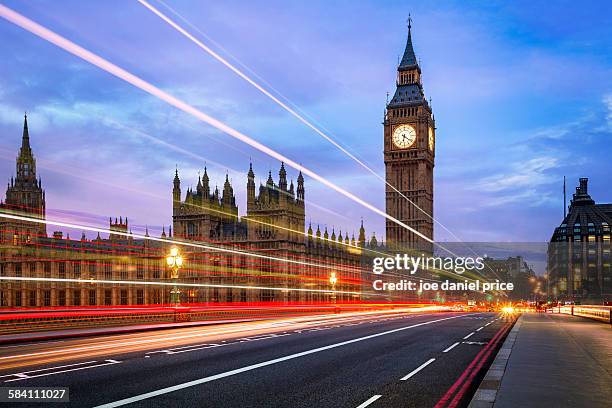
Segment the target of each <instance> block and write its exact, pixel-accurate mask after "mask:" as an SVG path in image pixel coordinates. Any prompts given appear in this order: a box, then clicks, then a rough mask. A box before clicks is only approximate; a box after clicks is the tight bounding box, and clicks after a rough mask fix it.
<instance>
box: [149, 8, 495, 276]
mask: <svg viewBox="0 0 612 408" xmlns="http://www.w3.org/2000/svg"><path fill="white" fill-rule="evenodd" d="M138 2H139V3H140V4H142V5H143V6H144V7H145V8H147V9H148V10H149V11H151V12H152V13H153V14H155V15H157V16H158V17H159V18H160V19H162V20H163V21H165V22H166V23H168V25H170V26H171V27H172V28H174V29H175V30H176V31H178V32H179V33H181V34H182V35H183V36H185V37H186V38H187V39H189V40H190V41H191V42H193V43H194V44H196V45H197V46H198V47H199V48H201V49H202V50H204V51H205V52H206V53H208V54H209V55H210V56H212V57H213V58H215V59H216V60H217V61H219V62H220V63H221V64H223V65H225V66H226V67H227V68H229V69H230V70H231V71H232V72H234V73H235V74H236V75H238V76H239V77H240V78H242V79H244V80H245V81H247V82H248V83H249V84H251V85H252V86H253V87H255V88H256V89H257V90H258V91H260V92H261V93H263V94H264V95H266V96H267V97H268V98H270V99H271V100H272V101H274V102H275V103H276V104H277V105H279V106H280V107H282V108H283V109H285V110H286V111H287V112H289V113H290V114H291V115H293V116H294V117H295V118H296V119H298V120H299V121H300V122H302V123H303V124H304V125H306V126H307V127H309V128H310V129H312V130H314V131H315V132H316V133H317V134H319V135H320V136H321V137H323V138H324V139H325V140H327V141H328V142H329V143H331V144H332V145H333V146H335V147H336V148H337V149H339V150H340V151H341V152H342V153H344V154H346V155H347V156H348V157H350V158H351V159H352V160H353V161H355V162H356V163H357V164H359V165H360V166H361V167H363V168H364V169H365V170H367V171H368V172H369V173H371V174H372V175H374V176H375V177H376V178H377V179H379V180H380V181H382V182H383V183H385V184H386V185H387V186H389V187H390V188H391V189H392V190H393V191H395V192H396V193H398V194H399V195H400V196H401V197H402V198H403V199H405V200H406V201H408V203H410V204H411V205H413V206H414V207H415V208H416V209H417V210H419V211H420V212H422V213H423V214H425V216H426V217H427V218H429V219H431V220H432V221H433V222H435V223H436V224H438V225H439V226H440V227H442V228H443V229H444V230H445V231H446V232H448V233H449V234H450V235H452V236H453V238H455V239H456V240H457V241H459V242H462V240H461V239H460V238H459V237H458V236H457V235H455V233H453V232H452V231H451V230H450V229H448V228H447V227H446V226H445V225H444V224H442V223H441V222H440V221H438V220H437V219H435V218H434V217H433V215H432V214H429V213H428V212H427V211H425V210H424V209H422V208H421V207H419V206H418V205H417V204H416V203H415V202H414V201H412V200H411V199H410V198H408V197H406V195H405V194H404V193H402V192H401V191H400V190H398V189H397V188H396V187H395V186H394V185H392V184H391V183H389V182H388V181H387V180H386V179H385V178H383V177H382V176H380V175H379V174H378V173H377V172H376V171H375V170H373V169H372V168H371V167H370V166H368V165H367V164H366V163H364V162H363V161H362V160H360V159H359V158H357V157H356V156H355V155H353V154H352V153H351V152H350V151H348V150H347V149H345V148H344V147H342V146H341V145H340V144H339V143H337V142H336V141H335V140H334V139H333V138H332V137H331V136H329V135H327V134H326V133H325V132H324V131H323V130H321V129H320V128H319V127H317V126H316V125H314V124H313V123H312V122H310V121H308V119H306V118H305V117H304V116H306V115H304V114H302V115H301V114H300V113H298V112H297V111H298V110H300V109H299V108H297V107H296V105H295V104H294V103H291V101H289V100H287V101H288V102H289V103H290V104H291V105H293V106H294V107H296V109H295V110H294V109H292V108H291V107H289V106H288V105H287V104H285V103H284V102H282V101H281V100H279V99H278V98H276V97H275V96H274V95H272V94H271V93H270V92H268V91H267V90H266V89H265V88H264V87H262V86H261V85H259V84H258V83H257V82H255V81H254V80H253V79H251V78H250V77H249V76H247V75H246V74H245V73H243V72H242V71H241V70H239V69H238V68H237V67H235V66H234V65H232V64H231V63H230V62H229V61H227V60H226V59H225V58H223V57H222V56H221V55H219V54H218V53H216V52H215V51H213V50H212V49H211V48H210V47H208V46H207V45H206V44H204V43H202V42H201V41H200V40H198V39H197V38H195V37H194V36H193V35H192V34H191V33H189V32H188V31H187V30H185V29H184V28H183V27H181V26H180V25H179V24H178V23H176V22H175V21H174V20H172V19H171V18H170V17H168V16H167V15H165V14H164V13H162V12H161V11H160V10H159V9H157V8H156V7H154V6H153V5H151V4H150V3H149V2H147V1H146V0H138ZM160 3H161V4H163V5H164V6H165V7H166V8H168V9H169V10H170V11H171V12H172V13H174V14H175V15H176V16H178V17H179V18H180V19H182V20H183V21H184V22H185V23H187V24H188V25H189V26H191V27H192V28H193V29H195V30H196V31H198V32H199V33H200V34H202V35H204V34H203V33H202V32H201V31H200V30H198V29H197V27H195V26H194V25H193V24H191V23H190V22H189V20H187V19H186V18H185V17H184V16H182V15H181V14H179V13H178V12H177V11H176V10H174V9H173V8H171V7H170V6H168V5H167V4H165V3H164V2H163V1H161V0H160ZM204 36H205V35H204ZM209 40H210V39H209ZM234 59H235V58H234ZM241 65H243V66H244V67H245V68H246V69H248V67H246V66H245V65H244V64H241ZM251 72H252V73H253V71H251ZM253 74H254V75H255V76H257V75H256V74H255V73H253ZM260 79H261V78H260ZM268 85H269V84H268ZM270 88H271V89H273V90H274V88H273V87H271V86H270ZM275 91H276V90H275ZM276 92H277V93H278V91H276ZM279 94H280V93H279ZM285 99H287V98H285ZM321 128H323V127H322V126H321ZM326 130H327V129H326ZM328 132H329V131H328ZM468 248H469V249H470V250H471V251H472V253H474V254H475V255H478V254H476V252H475V251H474V250H473V249H472V248H471V247H470V246H469V245H468ZM489 269H491V267H489ZM491 272H493V273H494V274H495V276H497V278H500V277H499V275H497V273H495V271H493V269H491ZM500 279H501V278H500Z"/></svg>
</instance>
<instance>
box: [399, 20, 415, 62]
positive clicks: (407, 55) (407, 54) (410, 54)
mask: <svg viewBox="0 0 612 408" xmlns="http://www.w3.org/2000/svg"><path fill="white" fill-rule="evenodd" d="M414 65H418V62H417V58H416V55H415V53H414V47H413V46H412V17H410V14H408V40H407V41H406V49H405V50H404V55H403V57H402V60H401V61H400V64H399V68H408V67H412V66H414Z"/></svg>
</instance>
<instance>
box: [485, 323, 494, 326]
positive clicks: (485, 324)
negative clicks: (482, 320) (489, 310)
mask: <svg viewBox="0 0 612 408" xmlns="http://www.w3.org/2000/svg"><path fill="white" fill-rule="evenodd" d="M491 323H493V322H489V323H487V324H485V326H488V325H490V324H491Z"/></svg>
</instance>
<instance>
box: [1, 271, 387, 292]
mask: <svg viewBox="0 0 612 408" xmlns="http://www.w3.org/2000/svg"><path fill="white" fill-rule="evenodd" d="M0 280H5V281H14V282H64V283H84V284H88V285H91V284H100V283H110V284H121V285H145V286H183V287H189V288H231V289H251V290H257V289H268V290H275V291H281V292H288V291H293V292H317V293H343V294H348V295H363V294H364V293H362V292H351V291H342V290H328V289H302V288H275V287H269V286H242V285H221V284H213V283H178V282H177V283H176V284H175V283H173V282H151V281H138V280H135V281H133V280H107V279H76V278H75V279H73V278H29V277H24V276H0ZM365 294H366V295H370V294H369V293H365ZM374 295H376V296H383V295H378V294H374Z"/></svg>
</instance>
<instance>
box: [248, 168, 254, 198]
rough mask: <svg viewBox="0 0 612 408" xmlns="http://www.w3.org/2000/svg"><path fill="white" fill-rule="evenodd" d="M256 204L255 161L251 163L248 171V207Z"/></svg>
mask: <svg viewBox="0 0 612 408" xmlns="http://www.w3.org/2000/svg"><path fill="white" fill-rule="evenodd" d="M253 204H255V173H254V172H253V163H249V172H248V173H247V208H248V207H250V206H252V205H253Z"/></svg>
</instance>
